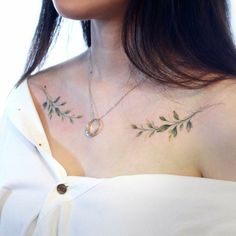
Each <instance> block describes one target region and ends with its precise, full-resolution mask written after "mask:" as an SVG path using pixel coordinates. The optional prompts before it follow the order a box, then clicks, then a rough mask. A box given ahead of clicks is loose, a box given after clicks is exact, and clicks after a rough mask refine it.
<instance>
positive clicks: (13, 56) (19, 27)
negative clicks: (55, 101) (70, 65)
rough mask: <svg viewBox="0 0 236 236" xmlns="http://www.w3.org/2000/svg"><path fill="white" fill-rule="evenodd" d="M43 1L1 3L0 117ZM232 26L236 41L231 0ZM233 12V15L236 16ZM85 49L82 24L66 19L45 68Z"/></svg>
mask: <svg viewBox="0 0 236 236" xmlns="http://www.w3.org/2000/svg"><path fill="white" fill-rule="evenodd" d="M41 1H42V0H33V1H32V0H20V1H17V0H15V1H14V0H13V1H12V0H11V1H6V0H0V6H1V8H0V30H1V36H0V65H1V67H0V68H1V70H0V79H1V81H0V115H1V112H2V110H3V108H4V105H5V100H6V97H7V95H8V93H9V92H10V89H11V88H12V86H13V85H14V84H15V83H16V81H18V80H19V77H20V75H21V74H22V72H23V68H24V64H25V61H26V56H27V52H28V49H29V46H30V43H31V39H32V36H33V33H34V30H35V28H36V25H37V21H38V16H39V11H40V7H41ZM229 3H230V15H231V26H232V32H233V34H234V38H235V42H236V0H229ZM233 13H234V14H233ZM84 50H86V46H85V43H84V40H83V37H82V29H81V24H80V22H79V21H74V20H68V19H64V23H63V25H62V33H61V34H60V36H59V38H58V42H57V44H56V45H55V46H54V48H53V50H52V51H51V53H50V56H49V57H48V59H47V61H46V64H45V65H44V67H43V68H46V67H48V66H50V65H53V64H57V63H59V62H61V61H64V60H67V59H69V58H71V57H73V56H76V55H78V54H80V53H82V52H83V51H84Z"/></svg>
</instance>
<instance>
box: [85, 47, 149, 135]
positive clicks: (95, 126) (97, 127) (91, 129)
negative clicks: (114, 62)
mask: <svg viewBox="0 0 236 236" xmlns="http://www.w3.org/2000/svg"><path fill="white" fill-rule="evenodd" d="M130 75H131V73H130ZM130 75H129V78H130ZM92 76H93V65H92V58H91V48H89V81H88V85H89V86H88V88H89V100H90V117H92V120H91V121H89V123H88V125H87V127H86V129H85V134H86V136H89V137H93V136H95V135H97V134H98V133H99V132H100V131H101V129H102V118H104V117H105V116H106V115H107V114H108V113H109V112H111V111H112V110H113V109H114V108H115V107H116V106H117V105H118V104H119V103H120V102H121V101H122V100H123V99H124V97H125V96H127V95H128V94H129V93H130V92H131V91H132V90H134V89H135V88H137V87H138V86H139V85H140V84H141V83H143V82H144V81H145V80H146V79H144V80H143V81H141V82H140V83H138V84H136V85H135V86H134V87H132V88H131V89H130V90H128V91H127V92H126V93H125V94H124V95H123V96H122V97H121V98H120V99H119V100H118V101H117V102H116V103H115V104H114V105H113V106H112V107H110V108H109V109H108V110H107V111H106V112H105V113H104V114H103V115H102V116H100V117H99V118H95V113H94V110H95V108H94V109H93V106H95V105H94V104H93V103H92V100H93V97H92V91H91V78H92Z"/></svg>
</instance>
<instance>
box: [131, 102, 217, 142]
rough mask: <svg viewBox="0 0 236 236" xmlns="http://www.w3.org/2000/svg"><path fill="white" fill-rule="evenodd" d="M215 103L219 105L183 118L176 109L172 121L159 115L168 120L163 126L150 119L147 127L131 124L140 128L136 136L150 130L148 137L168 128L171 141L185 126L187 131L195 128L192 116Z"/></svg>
mask: <svg viewBox="0 0 236 236" xmlns="http://www.w3.org/2000/svg"><path fill="white" fill-rule="evenodd" d="M214 105H217V104H213V105H207V106H205V107H201V108H200V109H199V110H197V111H195V112H193V113H192V114H191V115H189V116H187V117H185V118H183V119H180V116H179V114H178V113H177V112H176V111H175V110H174V111H173V120H172V121H170V120H168V119H167V118H166V117H164V116H159V119H160V120H161V121H165V122H167V123H166V124H162V125H161V126H157V125H155V124H154V122H153V121H151V122H150V121H148V122H147V128H144V127H143V125H140V126H138V125H135V124H131V128H133V129H137V130H139V132H138V133H137V135H136V137H138V136H140V135H141V134H143V133H144V132H150V133H149V135H148V137H151V136H152V135H153V134H154V133H159V132H164V131H166V130H168V132H169V141H170V140H171V139H172V138H175V137H176V136H177V135H178V132H179V131H182V130H183V128H184V127H185V129H186V130H187V132H189V131H190V130H191V129H192V128H193V124H192V121H191V119H192V117H193V116H195V115H196V114H197V113H199V112H202V111H203V110H204V109H206V108H209V107H211V106H214Z"/></svg>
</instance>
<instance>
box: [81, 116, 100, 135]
mask: <svg viewBox="0 0 236 236" xmlns="http://www.w3.org/2000/svg"><path fill="white" fill-rule="evenodd" d="M102 127H103V123H102V120H101V119H96V118H95V119H92V120H91V121H89V123H88V124H87V126H86V128H85V135H86V136H88V137H94V136H96V135H97V134H99V133H100V132H101V130H102Z"/></svg>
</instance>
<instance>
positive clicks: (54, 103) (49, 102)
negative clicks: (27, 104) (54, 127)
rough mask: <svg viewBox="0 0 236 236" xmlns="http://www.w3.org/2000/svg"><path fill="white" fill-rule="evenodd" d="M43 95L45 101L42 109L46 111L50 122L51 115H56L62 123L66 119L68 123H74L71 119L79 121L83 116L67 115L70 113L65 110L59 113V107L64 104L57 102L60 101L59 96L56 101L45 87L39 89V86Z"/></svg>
mask: <svg viewBox="0 0 236 236" xmlns="http://www.w3.org/2000/svg"><path fill="white" fill-rule="evenodd" d="M39 87H40V88H41V89H42V90H43V92H44V94H45V95H46V101H45V102H44V103H43V104H42V105H43V108H44V109H45V110H48V116H49V118H50V120H51V119H52V115H53V113H54V114H56V115H57V116H58V117H60V118H61V120H62V121H64V119H66V118H68V119H69V121H70V123H72V124H73V123H74V120H73V119H80V118H82V117H83V116H82V115H78V116H75V115H69V113H70V112H71V110H66V111H61V109H60V107H62V106H64V105H65V104H66V102H60V101H59V100H60V99H61V97H60V96H58V97H56V99H52V98H51V97H50V96H49V94H48V92H47V91H46V86H44V87H41V86H39Z"/></svg>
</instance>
